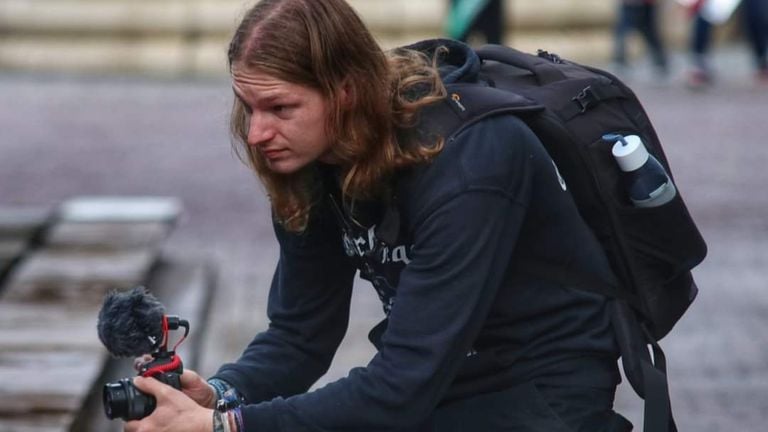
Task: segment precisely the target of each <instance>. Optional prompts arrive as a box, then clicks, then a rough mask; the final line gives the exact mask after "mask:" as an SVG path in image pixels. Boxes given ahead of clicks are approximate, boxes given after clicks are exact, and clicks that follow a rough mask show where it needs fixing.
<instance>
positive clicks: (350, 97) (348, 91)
mask: <svg viewBox="0 0 768 432" xmlns="http://www.w3.org/2000/svg"><path fill="white" fill-rule="evenodd" d="M354 101H355V89H354V87H352V81H351V80H350V79H349V78H347V79H345V80H344V82H342V83H341V91H340V92H339V103H340V105H341V107H342V108H349V107H351V106H352V105H353V103H354Z"/></svg>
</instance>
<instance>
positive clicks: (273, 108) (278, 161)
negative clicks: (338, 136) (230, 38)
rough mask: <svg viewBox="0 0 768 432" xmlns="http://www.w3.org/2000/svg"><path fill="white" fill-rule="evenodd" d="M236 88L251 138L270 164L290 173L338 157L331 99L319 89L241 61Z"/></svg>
mask: <svg viewBox="0 0 768 432" xmlns="http://www.w3.org/2000/svg"><path fill="white" fill-rule="evenodd" d="M232 88H233V90H234V92H235V95H236V97H237V98H239V99H240V101H241V102H242V103H243V105H244V107H245V111H246V117H247V119H248V128H247V130H248V136H247V139H246V142H247V144H248V145H249V146H251V147H252V148H253V149H255V150H257V151H258V152H259V153H260V154H261V155H262V156H263V157H264V160H265V161H266V163H267V167H269V169H271V170H272V171H274V172H277V173H280V174H291V173H294V172H296V171H298V170H300V169H301V168H303V167H305V166H307V165H308V164H310V163H312V162H314V161H315V160H320V161H322V162H327V163H333V160H332V159H333V155H332V153H331V142H330V140H329V138H328V134H327V133H326V117H327V115H328V102H327V101H326V99H325V98H324V97H323V96H322V94H321V93H320V92H319V91H317V90H315V89H313V88H310V87H306V86H302V85H298V84H293V83H289V82H287V81H283V80H280V79H277V78H274V77H272V76H270V75H267V74H264V73H261V72H257V71H253V70H248V69H245V68H238V67H235V68H233V69H232Z"/></svg>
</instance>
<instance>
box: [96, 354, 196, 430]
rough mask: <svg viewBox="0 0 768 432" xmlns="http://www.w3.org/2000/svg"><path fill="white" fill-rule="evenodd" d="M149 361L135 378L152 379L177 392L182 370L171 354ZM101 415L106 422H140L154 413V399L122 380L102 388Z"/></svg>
mask: <svg viewBox="0 0 768 432" xmlns="http://www.w3.org/2000/svg"><path fill="white" fill-rule="evenodd" d="M152 356H153V359H152V360H150V361H148V362H146V363H143V364H142V365H141V366H140V368H139V374H138V375H139V376H143V377H152V378H155V379H156V380H158V381H160V382H162V383H164V384H167V385H169V386H171V387H173V388H175V389H177V390H181V374H182V373H183V372H184V366H183V364H182V362H181V359H180V358H179V356H177V355H176V354H175V353H174V352H173V351H158V352H155V353H153V354H152ZM102 399H103V401H104V413H105V414H106V415H107V418H109V419H116V418H121V419H123V420H126V421H128V420H140V419H143V418H144V417H146V416H148V415H150V414H151V413H152V411H154V410H155V406H156V403H157V401H156V400H155V397H154V396H152V395H149V394H146V393H144V392H142V391H141V390H139V389H137V388H136V386H134V385H133V379H132V378H123V379H120V380H118V381H117V382H113V383H107V384H105V385H104V390H103V393H102Z"/></svg>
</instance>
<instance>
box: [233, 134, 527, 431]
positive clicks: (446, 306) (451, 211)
mask: <svg viewBox="0 0 768 432" xmlns="http://www.w3.org/2000/svg"><path fill="white" fill-rule="evenodd" d="M499 122H504V124H499ZM493 125H496V126H498V127H495V126H493ZM510 128H511V129H510ZM525 131H527V129H525V128H523V127H522V126H521V124H520V123H518V122H510V121H508V120H503V119H502V120H498V119H493V120H486V121H483V122H481V123H479V124H477V125H475V126H473V127H470V128H468V129H467V130H465V131H464V132H462V134H461V135H460V136H459V137H458V139H457V140H456V141H455V142H450V143H449V144H447V145H446V148H445V150H443V152H442V153H441V155H440V156H439V157H438V158H437V159H436V160H435V161H434V163H433V164H432V165H431V166H430V167H429V168H428V169H427V173H426V175H425V176H424V178H423V179H420V180H419V181H418V182H417V183H418V185H415V186H414V187H415V189H414V190H413V191H412V193H413V194H414V196H415V197H418V199H417V200H416V201H417V202H419V203H420V205H419V208H418V209H415V210H414V211H409V215H411V216H412V218H411V221H412V222H411V224H410V228H411V229H412V232H413V234H414V237H413V249H412V256H411V262H410V263H409V264H408V266H406V267H405V269H404V270H403V272H402V273H401V276H400V283H399V285H398V287H397V298H396V301H395V303H394V306H393V307H392V310H391V314H390V316H389V325H388V327H387V330H386V331H385V333H384V335H383V337H382V346H381V349H380V351H379V353H378V354H377V355H376V356H375V357H374V358H373V359H372V360H371V362H370V363H369V364H368V365H367V366H366V367H364V368H356V369H353V370H352V371H351V372H350V374H349V375H348V376H347V377H346V378H343V379H341V380H339V381H336V382H333V383H330V384H328V385H327V386H325V387H323V388H321V389H318V390H315V391H313V392H310V393H305V394H301V395H297V396H293V397H289V398H276V399H274V400H272V401H269V402H264V403H260V404H255V405H248V406H246V407H244V409H243V417H244V420H245V429H246V430H248V431H262V430H263V431H285V432H289V431H290V432H301V431H353V430H354V431H362V430H364V431H379V430H393V429H400V428H405V427H414V426H418V425H419V424H420V423H421V422H423V421H425V420H426V419H427V417H428V416H429V415H430V413H431V412H432V411H433V410H434V408H435V407H436V405H437V404H438V402H439V401H440V399H441V398H442V396H443V395H444V393H445V391H446V389H447V388H448V386H449V385H450V384H451V382H452V381H453V379H454V377H455V375H456V373H457V371H458V369H459V368H460V367H461V365H462V363H463V362H464V359H465V358H466V356H467V353H468V352H469V351H470V349H471V348H472V343H473V342H474V340H475V338H476V336H477V334H478V333H479V331H480V329H481V327H482V325H483V323H484V321H485V318H486V316H487V314H488V311H489V309H490V306H491V304H492V302H493V299H494V297H495V295H496V292H497V290H498V289H499V287H500V285H501V284H502V281H503V279H504V276H505V274H504V273H505V271H504V270H505V269H506V268H507V265H508V263H509V261H510V257H511V256H512V253H513V250H514V247H515V244H516V240H517V237H518V234H519V231H520V227H521V224H522V221H523V218H524V215H525V211H526V205H527V202H528V201H529V195H530V179H531V177H532V174H531V170H532V168H531V165H532V164H531V162H530V157H529V155H528V153H527V151H526V149H527V148H530V147H529V146H528V145H524V144H525V143H526V142H527V141H528V140H532V139H533V140H535V137H533V135H532V134H531V133H530V131H528V132H527V133H526V132H525ZM515 141H518V142H515ZM446 179H451V180H450V181H441V180H446ZM454 180H455V181H454ZM438 185H439V186H438Z"/></svg>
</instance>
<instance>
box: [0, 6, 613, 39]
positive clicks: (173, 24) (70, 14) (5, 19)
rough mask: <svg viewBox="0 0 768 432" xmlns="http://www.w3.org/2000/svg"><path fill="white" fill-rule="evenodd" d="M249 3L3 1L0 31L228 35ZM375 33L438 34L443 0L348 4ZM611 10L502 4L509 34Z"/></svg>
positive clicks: (593, 18)
mask: <svg viewBox="0 0 768 432" xmlns="http://www.w3.org/2000/svg"><path fill="white" fill-rule="evenodd" d="M253 3H254V2H253V1H242V0H219V1H213V0H163V1H157V0H154V1H153V0H131V1H128V0H98V1H95V0H36V1H34V2H30V1H26V0H4V1H3V3H2V4H0V27H2V28H4V29H5V31H6V32H16V33H50V32H56V33H110V34H115V33H116V34H132V33H134V34H135V33H139V34H162V33H190V32H192V33H194V32H196V33H219V34H230V33H231V32H232V31H233V30H234V26H235V23H236V22H237V21H238V18H239V17H240V16H241V15H242V14H243V13H244V12H245V10H247V8H248V7H250V5H252V4H253ZM349 3H350V4H351V5H352V7H354V8H355V10H357V11H358V13H359V14H360V16H361V17H362V18H363V20H364V21H365V22H366V24H368V25H369V26H370V27H371V28H372V29H373V30H374V31H376V32H391V31H395V32H410V31H412V30H414V29H425V28H429V29H430V30H432V31H436V32H438V33H439V32H441V30H442V26H443V22H444V20H445V17H446V15H447V13H448V11H447V2H446V1H444V0H419V1H411V0H387V1H381V0H350V2H349ZM613 13H614V5H613V3H612V2H605V1H602V0H579V1H578V2H563V1H562V0H538V1H536V2H530V1H508V7H507V8H506V14H507V16H506V20H507V22H508V24H509V25H510V27H511V28H514V29H518V28H519V29H529V28H557V27H562V26H564V25H565V26H576V27H580V26H604V25H606V24H607V23H609V22H611V20H612V19H613Z"/></svg>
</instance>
